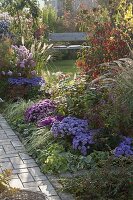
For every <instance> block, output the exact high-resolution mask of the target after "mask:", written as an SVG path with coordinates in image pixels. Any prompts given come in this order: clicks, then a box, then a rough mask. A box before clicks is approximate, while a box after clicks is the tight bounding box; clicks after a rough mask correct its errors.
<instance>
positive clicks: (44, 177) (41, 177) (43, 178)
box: [33, 175, 48, 181]
mask: <svg viewBox="0 0 133 200" xmlns="http://www.w3.org/2000/svg"><path fill="white" fill-rule="evenodd" d="M33 178H34V180H35V181H47V180H48V179H47V177H46V176H45V175H43V176H34V177H33Z"/></svg>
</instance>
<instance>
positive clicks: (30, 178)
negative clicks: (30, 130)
mask: <svg viewBox="0 0 133 200" xmlns="http://www.w3.org/2000/svg"><path fill="white" fill-rule="evenodd" d="M5 169H12V173H13V175H12V177H11V181H10V186H12V187H17V188H20V189H28V190H31V191H34V192H35V191H40V192H43V193H44V194H45V195H47V196H48V198H49V200H60V197H59V196H58V195H57V193H56V191H55V189H54V187H53V186H52V184H51V183H50V182H49V180H48V179H47V177H46V176H45V175H44V174H42V173H41V172H40V169H39V167H38V166H37V164H36V162H35V161H34V160H33V159H32V158H31V157H30V156H29V155H28V154H27V153H26V151H25V148H24V146H23V144H22V143H21V142H20V140H19V138H18V136H17V135H16V134H15V133H14V132H13V130H12V129H11V128H10V126H9V125H8V123H7V122H6V120H5V119H4V118H3V117H2V115H0V173H1V172H2V171H3V170H5Z"/></svg>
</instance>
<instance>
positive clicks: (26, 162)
mask: <svg viewBox="0 0 133 200" xmlns="http://www.w3.org/2000/svg"><path fill="white" fill-rule="evenodd" d="M23 162H24V163H25V164H30V163H34V164H36V162H35V161H34V160H33V159H29V160H23Z"/></svg>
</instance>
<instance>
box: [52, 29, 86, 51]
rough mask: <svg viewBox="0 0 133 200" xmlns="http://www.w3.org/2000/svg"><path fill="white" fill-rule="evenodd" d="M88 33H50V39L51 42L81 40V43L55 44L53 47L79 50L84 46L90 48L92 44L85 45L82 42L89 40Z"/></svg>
mask: <svg viewBox="0 0 133 200" xmlns="http://www.w3.org/2000/svg"><path fill="white" fill-rule="evenodd" d="M87 37H88V34H87V33H85V32H73V33H50V34H49V41H50V42H53V43H55V42H65V43H70V42H76V43H77V42H79V43H80V44H78V45H77V44H76V45H57V46H55V45H54V46H53V49H59V50H63V49H67V50H78V49H82V48H90V46H83V45H81V43H83V42H85V41H87Z"/></svg>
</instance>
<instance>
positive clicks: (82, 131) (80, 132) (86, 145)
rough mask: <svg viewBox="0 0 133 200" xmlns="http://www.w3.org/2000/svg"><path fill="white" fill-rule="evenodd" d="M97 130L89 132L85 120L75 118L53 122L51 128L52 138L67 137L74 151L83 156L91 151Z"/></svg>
mask: <svg viewBox="0 0 133 200" xmlns="http://www.w3.org/2000/svg"><path fill="white" fill-rule="evenodd" d="M97 131H98V130H91V129H90V128H89V124H88V121H87V120H84V119H78V118H76V117H70V116H68V117H65V118H64V119H63V120H62V121H61V122H59V121H55V122H54V123H53V125H52V127H51V132H52V133H53V135H54V137H59V136H60V137H62V138H64V137H69V138H70V141H71V144H72V147H73V149H74V150H79V151H80V152H81V153H82V154H83V155H87V153H88V151H89V150H90V151H91V147H92V145H93V144H94V140H93V137H94V135H95V134H96V133H97Z"/></svg>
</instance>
